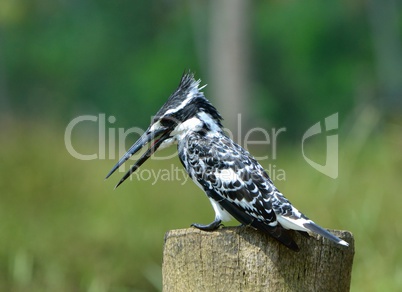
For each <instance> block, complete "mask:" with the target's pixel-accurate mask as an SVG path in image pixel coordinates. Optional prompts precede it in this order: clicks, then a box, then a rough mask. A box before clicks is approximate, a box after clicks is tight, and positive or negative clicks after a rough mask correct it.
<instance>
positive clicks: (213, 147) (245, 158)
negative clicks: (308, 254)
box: [186, 136, 298, 250]
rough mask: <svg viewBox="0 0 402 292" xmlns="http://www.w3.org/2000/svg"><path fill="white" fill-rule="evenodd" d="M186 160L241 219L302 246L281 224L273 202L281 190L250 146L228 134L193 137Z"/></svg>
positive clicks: (209, 189) (288, 243)
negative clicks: (236, 140)
mask: <svg viewBox="0 0 402 292" xmlns="http://www.w3.org/2000/svg"><path fill="white" fill-rule="evenodd" d="M186 163H187V164H188V166H190V167H188V170H189V173H190V176H192V178H193V179H194V178H195V179H196V180H197V181H198V183H199V184H200V185H202V187H203V188H204V190H205V191H206V193H207V194H208V196H209V197H211V198H212V199H214V200H215V201H217V202H218V203H219V204H220V205H221V206H222V207H223V208H224V209H225V210H226V211H228V212H229V213H230V214H231V215H232V216H233V217H234V218H236V219H237V220H238V221H239V222H241V223H243V224H245V225H251V226H253V227H254V228H256V229H259V230H261V231H264V232H266V233H269V234H270V235H271V236H273V237H275V238H276V239H277V240H279V241H281V242H282V243H284V244H285V245H286V246H288V247H290V248H292V249H294V250H298V247H297V245H296V243H295V242H294V241H293V240H292V239H291V237H290V236H289V235H288V233H287V232H286V230H285V229H284V228H283V227H282V226H281V225H280V224H278V221H277V216H276V214H275V211H274V209H273V205H272V203H273V202H272V200H273V199H275V198H274V197H273V194H274V193H275V192H276V191H277V190H276V188H275V186H274V185H273V183H272V181H271V180H270V178H269V176H268V174H267V173H266V172H265V171H264V169H263V168H262V167H261V166H260V164H259V163H258V162H257V161H256V160H255V159H254V158H252V156H251V155H250V154H249V153H248V152H247V151H246V150H244V149H243V148H241V147H240V146H238V145H237V144H235V143H234V142H232V141H231V140H230V139H229V138H227V137H226V136H220V137H215V138H212V139H211V138H210V139H208V140H207V139H202V137H194V138H193V139H192V138H191V137H190V138H189V141H188V148H187V161H186Z"/></svg>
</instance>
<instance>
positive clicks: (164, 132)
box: [106, 127, 172, 188]
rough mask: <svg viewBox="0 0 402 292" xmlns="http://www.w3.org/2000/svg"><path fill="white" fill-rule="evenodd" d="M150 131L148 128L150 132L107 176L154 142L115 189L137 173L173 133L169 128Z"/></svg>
mask: <svg viewBox="0 0 402 292" xmlns="http://www.w3.org/2000/svg"><path fill="white" fill-rule="evenodd" d="M150 129H151V127H150V128H148V130H147V131H146V132H145V133H144V134H143V135H142V136H141V137H140V138H139V139H138V140H137V141H136V142H135V143H134V144H133V146H131V147H130V149H129V150H128V151H127V152H126V154H124V155H123V157H122V158H120V160H119V162H117V163H116V165H115V166H114V167H113V168H112V170H111V171H110V172H109V173H108V174H107V176H106V178H108V177H109V176H111V175H112V174H113V173H114V172H115V171H116V170H117V169H118V168H119V167H120V166H121V165H122V164H123V163H124V162H126V161H127V160H128V159H129V158H130V157H131V156H132V155H134V154H135V153H137V152H138V151H139V150H140V149H141V148H142V147H144V146H145V145H146V144H147V143H148V142H150V141H151V140H153V143H152V144H151V146H150V147H149V149H148V150H147V151H146V152H145V153H144V154H143V155H142V156H141V157H140V159H138V160H137V161H136V163H134V164H133V165H132V166H131V168H130V170H129V171H128V172H127V173H126V174H125V175H124V176H123V178H122V179H121V180H120V181H119V182H118V184H117V185H116V186H115V188H117V187H118V186H119V185H121V184H122V183H123V182H124V181H125V180H126V179H127V178H128V177H129V176H130V175H131V174H132V173H133V172H134V171H136V170H137V169H138V168H139V167H140V166H141V165H142V164H143V163H144V162H145V161H146V160H147V159H148V158H149V157H150V156H151V155H152V154H153V153H154V152H155V151H156V150H157V149H158V148H159V146H160V145H161V144H162V142H163V141H164V140H166V139H167V138H168V137H169V135H170V132H171V131H172V130H171V129H169V128H159V129H157V130H153V131H152V130H150Z"/></svg>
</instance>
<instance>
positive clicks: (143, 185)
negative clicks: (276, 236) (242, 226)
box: [0, 0, 402, 292]
mask: <svg viewBox="0 0 402 292" xmlns="http://www.w3.org/2000/svg"><path fill="white" fill-rule="evenodd" d="M401 8H402V7H401V4H400V3H399V2H398V1H391V0H386V1H380V0H367V1H364V0H363V1H332V2H328V1H325V2H324V1H318V0H315V1H310V0H308V1H249V2H246V1H241V0H232V1H230V0H221V1H212V0H211V1H202V0H192V1H183V0H182V1H180V0H163V1H122V0H121V1H105V0H98V1H95V0H84V1H50V0H18V1H16V0H2V1H0V115H1V117H0V123H1V128H0V145H1V146H0V147H1V148H0V149H1V151H0V171H1V176H0V290H1V291H90V292H96V291H158V290H160V289H161V261H162V248H163V238H164V233H165V232H166V231H167V230H169V229H175V228H186V227H188V226H189V225H190V224H191V223H193V222H199V223H209V222H211V220H212V219H213V211H212V208H211V207H210V204H209V202H208V200H207V199H206V198H205V196H204V194H203V193H202V192H201V190H199V189H198V188H197V187H196V186H195V185H194V184H193V183H192V182H190V181H187V182H186V183H184V179H180V178H179V179H175V178H172V177H170V179H169V178H166V177H165V179H159V180H158V181H157V183H154V181H153V180H150V179H148V180H147V179H143V180H138V179H136V178H134V179H133V180H132V181H128V182H126V183H125V184H123V185H122V186H121V187H119V188H118V189H117V190H115V191H113V187H114V184H115V183H116V182H117V181H118V179H119V178H120V176H121V175H122V173H117V174H115V175H113V176H112V177H111V178H110V179H109V180H107V181H104V177H105V175H106V173H107V172H108V171H109V170H110V168H111V167H112V166H113V165H114V164H115V162H116V161H117V159H118V156H119V155H121V153H120V152H121V148H122V147H123V148H127V147H128V146H130V144H131V143H132V142H133V141H135V139H136V138H138V135H136V134H133V133H132V134H129V135H127V139H124V140H122V142H123V144H121V143H120V144H116V143H117V141H118V137H119V136H118V133H119V132H118V131H119V129H122V130H124V129H129V128H131V127H139V128H144V127H146V126H147V124H148V123H149V121H150V118H151V116H152V114H154V113H156V111H157V110H158V109H159V107H160V106H161V105H162V104H163V102H164V101H165V100H166V99H167V97H168V96H169V95H170V93H171V92H172V91H173V90H174V89H175V87H176V86H177V84H178V81H179V79H180V76H181V74H182V73H183V71H184V70H185V69H191V70H193V71H195V72H196V77H197V78H201V79H202V80H203V82H204V83H208V84H209V85H208V87H206V89H205V93H206V95H207V97H208V98H209V99H210V100H211V101H212V102H213V103H214V104H215V105H216V106H217V107H218V109H220V110H221V112H222V115H223V116H224V118H225V121H224V125H225V127H227V128H229V129H231V130H232V131H233V132H234V133H235V138H236V139H238V140H239V141H243V138H244V135H245V134H246V132H247V131H248V130H249V129H252V128H255V127H262V128H265V129H269V130H270V129H272V128H276V129H279V128H283V127H284V128H286V131H285V132H283V133H281V134H280V136H279V138H278V141H277V143H276V145H277V149H276V157H273V155H272V154H273V149H272V144H271V145H264V146H260V147H255V148H254V149H250V150H251V152H252V153H254V154H255V155H256V156H262V155H265V154H268V155H269V156H270V159H268V160H263V161H261V163H262V164H263V166H264V167H266V168H267V169H268V170H271V175H272V177H273V179H274V180H275V183H276V185H277V186H278V188H279V189H280V190H282V191H283V192H284V193H285V195H286V196H287V197H288V199H290V200H291V201H292V202H293V203H294V204H295V205H296V206H297V207H298V208H299V209H300V210H302V211H303V212H304V213H306V214H307V215H308V216H309V217H311V218H312V219H313V220H315V221H316V222H317V223H319V224H320V225H322V226H325V227H327V228H334V229H346V230H350V231H351V232H352V233H353V234H354V236H355V241H356V255H355V261H354V267H353V275H352V291H362V290H364V291H397V290H402V250H401V242H402V227H401V226H402V224H401V223H400V222H401V220H402V214H401V207H402V204H401V198H400V192H401V189H402V183H401V174H402V151H401V149H402V132H401V131H402V123H401V121H402V119H401V110H402V98H401V97H402V41H401V39H402V13H401V11H402V10H401ZM237 113H241V114H242V116H241V117H242V120H241V128H242V132H241V133H240V134H238V135H237V136H236V133H239V132H238V127H239V125H238V120H237ZM333 113H338V114H339V129H338V130H337V131H336V132H335V134H339V164H338V165H339V171H338V173H339V175H338V177H337V178H336V179H332V178H329V177H327V176H325V175H324V174H321V173H319V172H318V171H317V170H315V169H314V168H312V167H311V166H310V165H309V164H308V163H307V162H306V160H305V159H304V158H303V155H302V151H301V137H302V136H303V134H304V133H305V131H306V130H307V129H308V128H309V127H310V126H312V125H314V124H315V123H317V122H323V121H324V119H325V117H327V116H330V115H331V114H333ZM100 114H104V115H105V117H106V123H105V129H106V134H105V135H106V136H105V139H106V140H105V141H106V145H104V144H102V143H101V144H102V145H99V143H100V142H99V129H98V127H99V120H97V121H96V122H90V121H86V122H82V123H80V124H79V125H77V127H75V128H74V131H73V132H72V138H71V143H72V145H73V146H74V149H75V150H76V151H78V152H79V153H82V154H86V155H89V154H96V155H97V157H98V159H92V160H80V159H77V158H76V157H73V156H72V155H71V154H70V153H69V151H68V150H67V148H66V144H65V139H64V135H65V131H66V128H67V126H68V124H69V123H70V121H72V120H73V119H74V118H77V117H80V116H83V115H92V116H93V117H100V116H99V115H100ZM110 117H111V118H110ZM109 118H110V119H109ZM322 125H323V123H322ZM109 131H112V132H113V131H114V132H115V137H113V136H111V135H110V134H111V132H109ZM259 139H262V137H254V138H253V139H252V140H259ZM101 140H102V139H101ZM110 141H111V142H110ZM101 142H102V141H101ZM104 146H105V147H106V148H105V147H104ZM102 147H103V148H102ZM305 147H306V149H305V151H306V154H307V156H308V157H309V158H311V159H314V160H315V161H319V162H320V163H321V164H324V163H325V134H324V133H323V134H322V135H317V136H316V137H314V139H313V138H312V139H311V141H309V142H308V143H307V144H306V145H305ZM99 151H105V155H104V157H102V154H101V153H100V152H99ZM173 151H174V149H173V150H170V152H166V153H165V154H168V153H169V154H170V153H173ZM172 167H177V169H178V170H177V171H182V168H181V166H180V162H179V161H178V159H177V158H172V159H169V160H155V159H153V160H150V161H149V162H147V163H146V164H145V165H144V166H143V167H142V170H144V169H147V170H149V171H154V173H155V172H158V170H166V171H167V172H169V171H170V173H171V169H172ZM174 169H176V168H174ZM274 171H276V174H275V173H273V172H274ZM281 171H283V173H285V179H282V178H283V177H280V176H279V175H278V173H279V172H281ZM142 173H143V174H144V175H145V172H142ZM233 224H236V223H235V222H233Z"/></svg>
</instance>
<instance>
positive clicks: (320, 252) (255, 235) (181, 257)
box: [162, 227, 354, 292]
mask: <svg viewBox="0 0 402 292" xmlns="http://www.w3.org/2000/svg"><path fill="white" fill-rule="evenodd" d="M331 232H333V233H334V234H335V235H337V236H338V237H340V238H342V239H343V240H345V241H347V242H348V243H349V244H350V246H349V247H348V248H346V247H342V246H338V245H336V244H334V243H332V242H330V241H328V240H327V239H324V238H322V237H310V238H305V237H303V236H301V235H300V234H298V233H296V232H294V234H292V236H293V238H294V239H295V240H296V242H297V243H298V245H299V247H300V251H299V252H294V251H292V250H289V249H288V248H286V247H285V246H283V245H281V244H279V243H278V242H277V241H276V240H274V239H272V238H271V237H269V236H266V235H264V234H262V233H260V232H258V231H255V230H253V229H251V228H248V227H228V228H221V229H219V230H216V231H213V232H205V231H200V230H198V229H195V228H189V229H180V230H171V231H169V232H167V233H166V236H165V246H164V253H163V266H162V273H163V291H166V292H169V291H326V292H328V291H336V292H342V291H349V287H350V280H351V271H352V263H353V255H354V240H353V236H352V234H351V233H350V232H348V231H333V230H332V231H331Z"/></svg>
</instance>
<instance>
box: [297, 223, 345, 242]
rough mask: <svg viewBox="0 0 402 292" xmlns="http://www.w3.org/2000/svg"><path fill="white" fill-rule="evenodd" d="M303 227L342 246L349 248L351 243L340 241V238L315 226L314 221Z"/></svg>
mask: <svg viewBox="0 0 402 292" xmlns="http://www.w3.org/2000/svg"><path fill="white" fill-rule="evenodd" d="M303 226H304V227H305V228H306V229H308V230H310V231H312V232H314V233H317V234H319V235H321V236H323V237H325V238H328V239H329V240H331V241H333V242H335V243H337V244H340V245H344V246H349V243H347V242H346V241H344V240H342V239H340V238H339V237H337V236H335V235H333V234H332V233H331V232H329V231H327V230H326V229H324V228H322V227H321V226H319V225H317V224H315V223H314V222H313V221H311V220H308V222H306V223H304V224H303Z"/></svg>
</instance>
